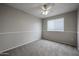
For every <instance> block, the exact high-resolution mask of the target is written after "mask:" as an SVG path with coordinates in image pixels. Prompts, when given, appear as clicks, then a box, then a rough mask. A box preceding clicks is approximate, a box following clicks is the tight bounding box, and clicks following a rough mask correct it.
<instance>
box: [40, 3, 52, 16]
mask: <svg viewBox="0 0 79 59" xmlns="http://www.w3.org/2000/svg"><path fill="white" fill-rule="evenodd" d="M51 8H52V5H51V4H50V3H47V4H44V5H43V6H42V7H41V13H42V15H47V14H48V13H49V11H50V9H51Z"/></svg>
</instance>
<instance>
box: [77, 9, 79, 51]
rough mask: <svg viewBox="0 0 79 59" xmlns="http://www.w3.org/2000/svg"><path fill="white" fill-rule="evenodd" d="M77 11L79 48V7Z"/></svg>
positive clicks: (78, 41)
mask: <svg viewBox="0 0 79 59" xmlns="http://www.w3.org/2000/svg"><path fill="white" fill-rule="evenodd" d="M77 11H78V12H77V48H78V50H79V8H78V10H77Z"/></svg>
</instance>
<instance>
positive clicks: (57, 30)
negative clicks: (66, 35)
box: [47, 17, 64, 32]
mask: <svg viewBox="0 0 79 59" xmlns="http://www.w3.org/2000/svg"><path fill="white" fill-rule="evenodd" d="M60 19H63V29H60V30H59V29H56V30H49V29H48V21H52V20H54V21H55V20H60ZM47 31H53V32H64V17H60V18H53V19H50V20H47Z"/></svg>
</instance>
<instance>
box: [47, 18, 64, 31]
mask: <svg viewBox="0 0 79 59" xmlns="http://www.w3.org/2000/svg"><path fill="white" fill-rule="evenodd" d="M47 31H64V18H57V19H52V20H48V21H47Z"/></svg>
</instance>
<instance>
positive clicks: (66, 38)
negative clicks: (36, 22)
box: [42, 11, 77, 46]
mask: <svg viewBox="0 0 79 59" xmlns="http://www.w3.org/2000/svg"><path fill="white" fill-rule="evenodd" d="M60 17H64V32H57V31H47V20H50V19H55V18H60ZM76 32H77V11H72V12H68V13H64V14H61V15H57V16H53V17H49V18H46V19H43V34H42V35H43V38H44V39H47V40H51V41H55V42H60V43H65V44H69V45H72V46H76V44H77V39H76V37H77V33H76Z"/></svg>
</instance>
